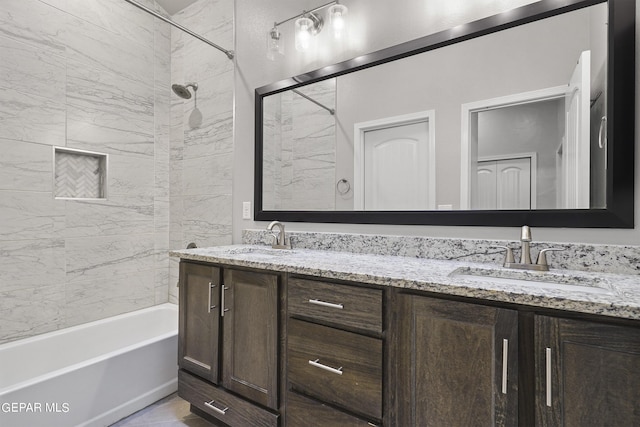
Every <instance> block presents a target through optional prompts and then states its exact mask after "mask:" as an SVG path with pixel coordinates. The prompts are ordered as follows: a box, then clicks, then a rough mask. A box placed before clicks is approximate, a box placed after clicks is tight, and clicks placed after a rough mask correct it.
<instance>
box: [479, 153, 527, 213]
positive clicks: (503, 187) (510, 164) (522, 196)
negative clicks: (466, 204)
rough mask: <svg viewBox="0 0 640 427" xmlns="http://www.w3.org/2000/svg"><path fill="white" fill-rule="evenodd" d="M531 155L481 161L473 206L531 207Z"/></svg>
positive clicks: (491, 207)
mask: <svg viewBox="0 0 640 427" xmlns="http://www.w3.org/2000/svg"><path fill="white" fill-rule="evenodd" d="M531 197H532V194H531V159H530V158H517V159H506V160H493V161H484V162H478V190H477V198H476V197H474V198H473V200H472V207H473V209H489V210H493V209H503V210H504V209H531Z"/></svg>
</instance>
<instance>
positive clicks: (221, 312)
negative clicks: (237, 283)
mask: <svg viewBox="0 0 640 427" xmlns="http://www.w3.org/2000/svg"><path fill="white" fill-rule="evenodd" d="M228 289H229V288H228V287H226V286H225V285H222V297H221V300H220V308H221V310H220V316H221V317H224V312H225V311H229V309H228V308H224V294H225V292H224V291H226V290H228Z"/></svg>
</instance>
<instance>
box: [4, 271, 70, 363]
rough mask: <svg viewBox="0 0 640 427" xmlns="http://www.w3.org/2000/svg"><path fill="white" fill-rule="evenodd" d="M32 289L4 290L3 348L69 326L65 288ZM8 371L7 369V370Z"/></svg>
mask: <svg viewBox="0 0 640 427" xmlns="http://www.w3.org/2000/svg"><path fill="white" fill-rule="evenodd" d="M42 283H47V285H45V286H38V287H33V288H28V289H19V290H10V291H4V290H2V289H0V344H2V343H3V342H9V341H14V340H17V339H20V338H26V337H30V336H32V335H37V334H42V333H45V332H50V331H55V330H56V329H60V328H62V327H64V326H65V315H64V307H65V294H64V284H62V283H58V284H51V283H54V282H52V281H50V280H49V281H43V282H42ZM5 369H6V367H5Z"/></svg>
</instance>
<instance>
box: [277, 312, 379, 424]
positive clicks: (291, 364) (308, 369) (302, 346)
mask: <svg viewBox="0 0 640 427" xmlns="http://www.w3.org/2000/svg"><path fill="white" fill-rule="evenodd" d="M287 356H288V359H287V360H288V381H289V388H291V389H293V390H297V391H300V392H303V393H304V394H307V395H309V396H313V397H316V398H318V399H321V400H323V401H325V402H329V403H333V404H335V405H338V406H341V407H344V408H346V409H348V410H350V411H351V412H355V413H358V414H362V415H364V416H368V417H373V418H377V419H381V418H382V340H380V339H377V338H371V337H366V336H363V335H358V334H355V333H353V332H346V331H341V330H338V329H334V328H330V327H328V326H322V325H316V324H314V323H309V322H305V321H302V320H297V319H289V324H288V342H287Z"/></svg>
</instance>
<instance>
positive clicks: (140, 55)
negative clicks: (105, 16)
mask: <svg viewBox="0 0 640 427" xmlns="http://www.w3.org/2000/svg"><path fill="white" fill-rule="evenodd" d="M61 38H62V40H63V41H64V44H65V46H66V54H67V57H68V59H70V60H74V61H77V62H82V63H84V64H88V65H92V66H93V67H95V68H102V67H103V68H106V69H108V70H109V71H110V72H111V73H113V74H120V75H122V76H124V77H126V78H127V79H131V80H135V81H137V82H139V84H140V85H146V86H149V87H152V86H153V49H150V48H149V47H148V46H145V45H143V44H139V43H136V42H134V41H132V40H130V39H128V38H126V37H123V36H120V35H118V34H113V33H111V32H110V31H107V30H105V29H103V28H101V27H98V26H96V25H93V24H91V23H89V22H87V21H84V20H82V19H78V18H75V17H72V16H70V17H68V18H67V19H66V31H65V32H64V33H63V34H62V37H61Z"/></svg>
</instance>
